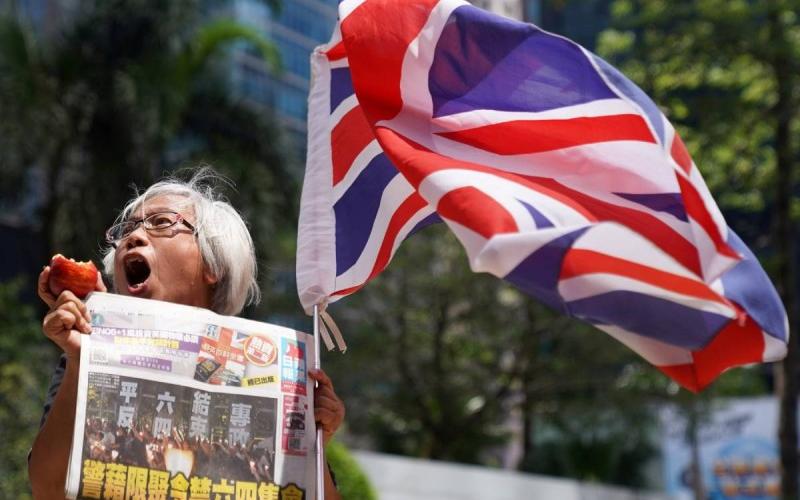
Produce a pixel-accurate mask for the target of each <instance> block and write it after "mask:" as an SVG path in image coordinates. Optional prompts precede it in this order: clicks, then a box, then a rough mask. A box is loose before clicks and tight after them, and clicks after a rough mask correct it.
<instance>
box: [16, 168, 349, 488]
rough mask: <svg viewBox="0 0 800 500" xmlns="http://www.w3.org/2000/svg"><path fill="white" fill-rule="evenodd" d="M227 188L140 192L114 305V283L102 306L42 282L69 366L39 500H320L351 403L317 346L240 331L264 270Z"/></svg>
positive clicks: (214, 182)
mask: <svg viewBox="0 0 800 500" xmlns="http://www.w3.org/2000/svg"><path fill="white" fill-rule="evenodd" d="M224 182H226V181H225V179H223V178H221V177H219V176H218V175H217V174H216V173H215V172H214V171H213V170H212V169H210V168H208V167H204V168H200V169H192V170H191V171H189V172H188V175H187V173H186V172H184V173H183V175H182V176H181V175H180V174H179V175H178V176H173V177H169V178H166V179H164V180H162V181H160V182H158V183H156V184H154V185H152V186H150V187H149V188H147V189H146V190H144V191H143V192H137V196H135V197H134V198H133V199H132V200H131V201H130V202H129V203H128V204H127V205H126V206H125V208H124V209H123V211H122V212H121V213H120V214H119V215H118V216H117V218H116V220H114V223H113V224H111V227H110V228H109V229H108V231H107V233H106V242H107V246H106V248H105V254H104V260H103V264H104V266H103V268H104V269H103V271H104V274H105V276H106V278H107V280H108V282H109V283H110V284H111V286H110V288H111V292H112V293H109V290H107V288H106V285H105V282H104V280H103V276H102V275H101V273H99V272H98V273H97V276H96V278H95V283H94V286H93V288H94V290H93V293H91V294H89V296H88V298H87V297H84V296H83V295H81V296H80V297H79V294H78V293H74V291H71V289H69V287H67V289H66V290H63V291H61V290H56V292H57V293H54V287H53V285H52V280H51V278H52V277H53V275H54V274H55V271H54V269H53V268H51V267H50V266H45V267H44V269H43V270H42V272H41V274H40V276H39V282H38V295H39V297H40V298H41V299H42V300H43V301H44V302H45V304H46V305H47V306H48V309H49V310H48V312H47V313H46V315H45V317H44V319H43V322H42V330H43V332H44V335H45V336H46V337H48V338H49V339H50V340H52V341H53V342H54V343H55V344H57V345H58V346H59V347H60V348H61V349H62V351H63V354H62V356H61V358H60V361H59V364H58V366H57V367H56V368H55V371H54V372H53V376H52V380H51V384H50V388H49V390H48V395H47V400H46V403H45V407H44V411H43V416H42V420H41V426H40V430H39V432H38V434H37V436H36V438H35V440H34V443H33V446H32V448H31V451H30V454H29V458H28V469H29V475H30V480H31V486H32V490H33V494H34V497H35V498H46V499H53V498H64V497H69V498H73V497H78V498H173V497H175V496H171V495H178V496H177V497H181V496H183V497H186V498H188V497H192V498H194V497H198V498H199V497H206V498H208V496H209V495H213V494H215V493H221V494H222V493H224V494H226V495H230V496H229V497H226V498H240V497H241V498H248V499H249V498H252V499H256V498H262V497H263V498H273V497H274V498H278V496H276V495H278V494H280V498H284V497H286V498H295V496H293V495H300V496H297V498H314V497H315V494H314V491H315V488H314V487H313V486H314V484H313V483H314V481H315V479H314V478H315V470H314V467H315V459H314V453H315V450H314V434H313V431H314V427H315V426H316V427H317V428H319V429H321V430H322V436H323V444H327V442H328V441H329V440H330V439H331V437H332V436H333V434H334V433H335V432H336V431H337V429H338V428H339V427H340V425H341V423H342V421H343V419H344V412H345V409H344V404H343V403H342V401H341V399H340V398H339V397H338V396H337V395H336V392H335V390H334V387H333V384H332V382H331V380H330V379H329V378H328V376H327V375H326V374H325V373H324V372H323V371H322V370H315V369H310V368H309V367H308V360H309V357H310V356H311V355H312V354H313V352H312V351H311V349H312V347H313V342H311V341H310V339H311V337H310V336H309V335H307V334H304V333H302V332H296V331H294V330H291V329H287V328H283V327H277V326H275V325H269V324H267V323H260V322H256V321H253V320H247V319H243V318H239V317H237V315H238V314H240V313H241V311H242V310H243V308H244V307H245V306H246V305H248V304H251V303H256V302H258V300H259V297H260V293H259V288H258V285H257V280H256V269H257V265H256V262H257V261H256V256H255V251H254V246H253V242H252V239H251V236H250V234H249V231H248V229H247V225H246V223H245V221H244V220H243V219H242V217H241V216H240V215H239V213H238V212H237V211H236V210H235V209H234V208H233V207H232V206H231V205H230V204H229V203H228V202H227V201H225V200H224V199H223V198H222V197H221V194H220V187H221V184H222V183H224ZM109 220H110V221H111V220H113V219H112V218H111V216H110V218H109ZM53 262H55V259H54V261H53ZM53 265H54V266H55V264H53ZM143 299H151V300H143ZM187 306H189V307H187ZM312 359H313V358H312ZM315 386H316V387H315ZM312 392H313V401H309V400H308V399H310V398H308V399H307V397H308V396H310V395H311V394H312ZM307 430H308V431H309V432H306V431H307ZM320 473H321V474H322V478H323V481H324V482H323V485H322V490H323V492H324V495H325V498H331V499H336V498H339V497H340V495H339V492H338V490H337V486H336V483H335V479H334V475H333V472H332V471H331V469H330V467H323V470H322V471H320ZM316 477H319V476H316ZM143 495H144V496H143ZM198 495H199V496H198ZM177 497H175V498H177Z"/></svg>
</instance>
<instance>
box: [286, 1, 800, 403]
mask: <svg viewBox="0 0 800 500" xmlns="http://www.w3.org/2000/svg"><path fill="white" fill-rule="evenodd" d="M339 16H340V22H339V25H338V26H337V28H336V31H335V33H334V36H333V39H332V41H331V42H330V43H329V44H328V45H326V46H323V47H320V48H318V49H317V50H316V51H315V53H314V54H313V56H312V70H313V84H312V89H311V94H310V97H309V151H308V163H307V167H306V177H305V183H304V187H303V197H302V202H301V215H300V227H299V239H298V260H297V281H298V290H299V294H300V299H301V302H302V303H303V306H304V307H305V308H306V309H307V310H308V309H310V308H311V306H313V305H314V304H326V303H329V302H333V301H335V300H338V299H339V298H341V297H344V296H346V295H349V294H351V293H353V292H355V291H357V290H358V289H359V288H361V287H362V286H364V285H365V284H366V283H367V282H368V281H369V280H370V279H372V278H373V277H375V276H376V275H378V274H379V273H380V272H381V271H382V270H383V269H384V268H385V267H386V265H387V264H388V263H389V261H390V260H391V258H392V255H393V254H394V252H395V251H396V250H397V248H398V246H399V245H400V243H401V242H402V241H403V240H404V239H405V238H406V237H408V236H409V235H411V234H412V233H413V232H414V231H416V230H417V229H419V228H421V227H423V226H425V225H428V224H430V223H433V222H441V221H443V222H444V223H445V224H447V225H448V226H449V228H450V229H451V230H452V231H453V232H454V233H455V235H456V236H457V237H458V239H459V241H460V242H461V243H462V244H463V246H464V248H465V249H466V252H467V255H468V257H469V261H470V266H471V267H472V269H473V270H474V271H476V272H488V273H491V274H494V275H495V276H497V277H500V278H502V279H505V280H506V281H508V282H510V283H512V284H513V285H515V286H517V287H518V288H520V289H521V290H523V291H524V292H526V293H528V294H530V295H531V296H533V297H535V298H536V299H538V300H540V301H542V302H544V303H545V304H548V305H549V306H551V307H553V308H555V309H557V310H559V311H562V312H563V313H565V314H568V315H571V316H574V317H577V318H581V319H583V320H585V321H588V322H590V323H592V324H594V325H595V326H597V327H598V328H599V329H601V330H603V331H605V332H607V333H608V334H610V335H611V336H613V337H614V338H616V339H618V340H619V341H621V342H623V343H625V344H626V345H628V346H629V347H631V348H632V349H633V350H635V351H636V352H638V353H639V354H640V355H641V356H643V357H644V358H645V359H647V360H648V361H649V362H651V363H653V364H654V365H656V366H657V367H658V368H659V369H661V370H662V371H664V372H665V373H667V374H668V375H669V376H671V377H672V378H673V379H674V380H676V381H677V382H679V383H680V384H681V385H683V386H684V387H687V388H689V389H692V390H699V389H701V388H702V387H704V386H705V385H707V384H708V383H710V382H711V381H712V380H713V379H714V378H715V377H716V376H717V375H718V374H719V373H721V372H722V371H723V370H725V369H727V368H730V367H732V366H737V365H741V364H746V363H753V362H760V361H772V360H777V359H780V358H782V357H783V356H784V354H785V351H786V341H787V338H788V330H787V321H786V314H785V312H784V310H783V306H782V305H781V303H780V300H779V298H778V295H777V294H776V292H775V290H774V288H773V287H772V285H771V284H770V282H769V280H768V279H767V277H766V274H765V273H764V271H763V270H762V269H761V267H760V266H759V264H758V261H757V260H756V258H755V257H754V256H753V254H752V253H751V252H750V251H749V250H748V249H747V247H746V246H745V245H744V244H743V243H742V242H741V240H740V239H739V238H738V237H737V236H736V235H735V234H734V233H733V231H731V229H730V228H728V226H727V225H726V223H725V220H724V219H723V217H722V214H721V213H720V211H719V209H718V208H717V206H716V204H715V203H714V200H713V199H712V197H711V195H710V193H709V191H708V189H707V188H706V186H705V183H704V182H703V179H702V177H701V175H700V172H699V171H698V169H697V167H696V165H695V164H694V163H693V161H692V159H691V157H690V155H689V153H688V152H687V150H686V147H685V146H684V144H683V142H682V141H681V139H680V137H679V136H678V134H677V133H676V131H675V129H674V128H673V127H672V125H671V124H670V123H669V122H668V121H667V119H666V118H665V117H664V115H663V114H662V113H661V112H660V111H659V109H658V108H657V106H656V105H655V104H654V103H653V102H652V101H651V100H650V99H649V98H648V97H647V96H646V95H645V94H644V93H643V92H642V91H641V90H640V89H639V88H638V87H636V86H635V85H634V84H633V83H631V82H630V81H629V80H628V79H627V78H626V77H625V76H623V75H622V74H621V73H619V72H618V71H617V70H616V69H614V68H613V67H612V66H610V65H609V64H608V63H606V62H605V61H603V60H602V59H600V58H599V57H597V56H596V55H594V54H592V53H590V52H588V51H587V50H585V49H584V48H582V47H580V46H579V45H577V44H575V43H573V42H571V41H570V40H567V39H565V38H562V37H559V36H556V35H553V34H550V33H547V32H545V31H542V30H540V29H539V28H537V27H535V26H533V25H530V24H524V23H520V22H516V21H512V20H509V19H506V18H502V17H499V16H496V15H493V14H490V13H487V12H485V11H482V10H480V9H478V8H476V7H473V6H471V5H470V4H468V3H466V2H463V1H458V0H441V1H436V0H413V1H409V0H367V1H363V0H362V1H352V0H350V1H344V2H342V3H341V4H340V7H339Z"/></svg>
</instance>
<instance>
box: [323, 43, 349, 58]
mask: <svg viewBox="0 0 800 500" xmlns="http://www.w3.org/2000/svg"><path fill="white" fill-rule="evenodd" d="M325 56H326V57H327V58H328V60H329V61H338V60H339V59H344V58H345V57H347V51H346V50H345V48H344V42H339V43H337V44H336V45H334V46H333V47H331V48H330V49H328V50H327V51H326V52H325Z"/></svg>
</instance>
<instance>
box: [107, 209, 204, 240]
mask: <svg viewBox="0 0 800 500" xmlns="http://www.w3.org/2000/svg"><path fill="white" fill-rule="evenodd" d="M178 223H182V224H183V225H184V226H186V227H188V228H189V229H191V230H192V232H194V231H195V228H194V226H193V225H191V224H189V223H188V222H186V219H184V218H183V216H182V215H181V214H179V213H177V212H157V213H154V214H150V215H148V216H147V217H145V218H144V219H132V220H126V221H123V222H120V223H118V224H114V225H113V226H111V227H110V228H108V231H106V241H107V242H108V243H109V244H110V245H111V246H112V247H114V248H117V244H118V243H119V242H120V241H121V240H122V239H124V238H126V237H128V235H129V234H131V233H132V232H134V231H135V230H136V228H137V227H139V224H141V225H142V226H143V227H144V229H145V230H146V231H148V232H151V233H157V232H159V231H164V230H165V229H169V228H171V227H172V226H174V225H175V224H178Z"/></svg>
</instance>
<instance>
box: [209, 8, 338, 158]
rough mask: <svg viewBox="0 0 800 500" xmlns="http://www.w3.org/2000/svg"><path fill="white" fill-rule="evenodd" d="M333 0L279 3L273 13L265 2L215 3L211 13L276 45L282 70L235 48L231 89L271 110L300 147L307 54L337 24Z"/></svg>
mask: <svg viewBox="0 0 800 500" xmlns="http://www.w3.org/2000/svg"><path fill="white" fill-rule="evenodd" d="M338 3H339V2H338V0H291V1H283V2H282V4H281V8H280V9H278V10H277V11H273V10H272V9H271V8H270V7H269V6H268V5H267V4H266V3H265V2H264V1H258V0H230V1H217V2H214V4H215V7H214V8H213V10H212V11H211V15H212V16H225V17H230V18H232V19H235V20H236V21H238V22H240V23H242V24H246V25H248V26H251V27H253V28H255V29H256V30H258V31H259V32H260V33H261V34H263V35H264V37H265V38H267V39H269V40H271V41H272V42H273V43H274V44H275V45H276V46H277V48H278V51H279V53H280V56H281V62H282V65H283V71H281V72H279V73H278V72H274V71H271V70H269V69H268V68H267V66H266V64H265V63H264V61H263V59H262V57H261V56H260V54H258V53H256V52H254V50H253V49H252V48H251V47H248V46H246V45H244V44H243V45H241V46H237V47H236V48H235V49H234V50H233V51H232V57H231V58H230V62H229V64H230V66H231V67H230V72H229V77H230V81H231V91H232V92H233V94H234V96H235V97H238V98H241V99H243V100H244V101H245V102H247V103H249V104H251V105H252V106H253V107H255V108H256V109H263V110H265V111H267V110H269V111H272V112H274V113H275V114H276V116H277V118H278V119H279V121H280V124H281V125H282V127H283V129H284V131H285V132H286V134H287V135H288V137H289V140H290V145H291V147H292V148H296V151H297V152H299V153H300V155H299V156H300V157H302V156H303V154H302V153H304V151H305V144H306V113H307V111H308V105H307V99H308V89H309V83H310V77H311V75H310V67H309V56H310V55H311V52H312V51H313V50H314V47H316V46H318V45H321V44H323V43H326V42H328V40H329V39H330V36H331V33H332V32H333V28H334V26H335V24H336V18H337V6H338Z"/></svg>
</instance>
